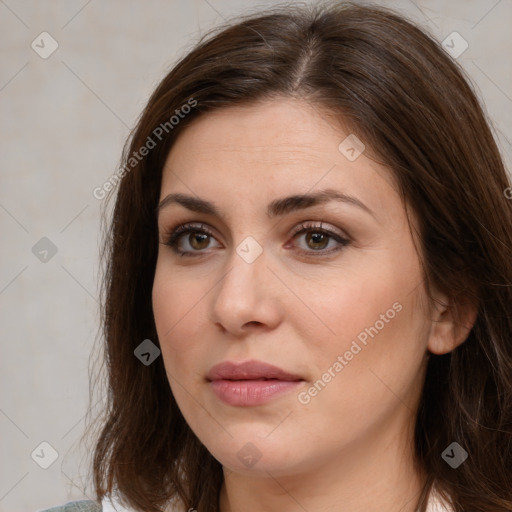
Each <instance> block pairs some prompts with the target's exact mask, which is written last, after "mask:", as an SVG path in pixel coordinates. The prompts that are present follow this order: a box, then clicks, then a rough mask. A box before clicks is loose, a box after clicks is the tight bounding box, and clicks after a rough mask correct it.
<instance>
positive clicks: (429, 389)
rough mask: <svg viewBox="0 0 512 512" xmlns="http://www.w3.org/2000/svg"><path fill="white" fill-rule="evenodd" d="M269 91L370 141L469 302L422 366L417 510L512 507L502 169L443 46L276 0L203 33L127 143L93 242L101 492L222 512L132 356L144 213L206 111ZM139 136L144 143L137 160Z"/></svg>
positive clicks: (511, 376) (340, 11)
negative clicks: (107, 218)
mask: <svg viewBox="0 0 512 512" xmlns="http://www.w3.org/2000/svg"><path fill="white" fill-rule="evenodd" d="M279 97H295V98H300V99H302V100H304V101H308V102H309V103H310V104H312V105H315V106H316V107H318V108H319V109H321V110H322V111H323V112H326V114H329V115H332V116H334V117H337V118H338V119H341V120H343V122H344V123H345V124H346V125H347V126H349V127H350V129H351V131H352V133H355V134H356V135H357V137H358V138H360V139H361V140H362V141H364V143H365V145H366V146H367V147H369V148H371V151H372V154H373V155H374V158H375V159H377V160H378V161H380V162H381V163H383V164H385V165H386V166H387V167H388V168H389V169H390V170H391V171H392V174H393V176H394V178H395V179H396V182H397V183H398V187H399V190H400V193H401V196H402V198H403V200H404V201H406V203H407V204H408V205H410V207H411V209H412V210H413V211H414V212H415V213H416V215H417V218H418V220H419V234H418V236H419V240H420V244H421V247H420V248H419V253H420V257H421V259H422V264H423V271H424V277H425V286H426V290H427V291H428V293H430V292H431V290H432V287H436V288H437V289H439V290H441V291H442V292H444V293H446V294H447V295H448V296H449V297H450V298H452V300H453V303H454V304H455V309H456V310H457V306H458V305H461V306H462V305H463V302H464V300H466V301H469V302H470V303H473V304H475V305H476V306H475V307H478V315H477V319H476V323H475V324H474V326H473V328H472V330H471V331H470V333H469V336H468V337H467V339H466V340H465V342H464V343H462V344H461V345H460V346H459V347H458V348H456V349H455V350H453V351H452V352H450V353H448V354H445V355H433V354H431V355H430V358H429V362H428V367H427V373H426V380H425V385H424V390H423V394H422V398H421V402H420V405H419V410H418V416H417V422H416V429H415V445H416V457H417V463H418V464H419V465H420V466H421V467H422V468H423V469H424V470H425V473H426V474H427V475H428V477H427V481H426V484H425V488H424V493H423V495H422V496H421V497H420V499H419V503H418V505H419V506H420V507H421V510H422V511H424V510H425V506H426V505H425V504H426V499H427V497H428V493H429V492H430V490H431V489H432V487H433V485H435V487H436V488H437V489H438V490H439V491H440V492H441V494H442V495H443V496H444V497H445V498H447V499H449V501H450V502H451V504H452V505H453V507H454V510H455V511H456V512H462V511H468V510H471V511H478V512H505V511H511V510H512V488H511V481H512V440H511V425H512V314H511V309H510V307H511V304H512V251H511V248H512V229H511V226H512V202H511V201H507V199H506V198H505V196H504V190H505V189H506V188H507V187H509V186H510V183H509V180H508V178H507V174H506V171H505V169H504V165H503V162H502V159H501V157H500V154H499V151H498V148H497V146H496V143H495V140H494V138H493V136H492V133H491V131H490V129H489V126H488V124H487V121H486V119H485V116H484V114H483V112H482V108H481V106H480V105H479V102H478V100H477V98H476V96H475V94H474V93H473V91H472V89H471V87H470V86H469V85H468V82H467V80H466V79H465V78H464V73H463V72H462V70H461V69H460V67H459V66H458V65H457V64H456V63H455V62H454V61H453V60H452V59H451V58H450V57H449V56H448V55H446V54H445V52H444V50H443V49H442V47H441V46H440V45H439V44H438V43H437V42H436V41H434V40H433V39H432V38H431V37H430V36H429V35H427V34H426V33H425V32H423V31H422V30H420V29H419V28H417V27H416V26H414V24H412V23H410V22H409V21H407V20H405V19H404V18H403V17H402V16H400V15H397V14H395V13H393V12H392V11H389V10H388V9H384V8H380V7H370V6H358V5H354V4H339V3H330V4H323V5H316V6H309V7H308V6H301V7H299V6H297V5H286V6H284V7H282V8H277V9H272V10H270V11H267V12H264V13H260V14H258V15H251V16H245V17H243V18H238V19H237V20H236V22H230V23H228V25H227V26H223V27H220V28H218V29H217V30H216V31H214V32H213V33H209V34H207V35H206V36H205V37H204V38H203V39H202V40H201V41H200V42H199V43H198V44H197V46H196V47H195V48H194V49H193V50H192V51H191V52H190V53H188V55H186V56H185V57H184V58H183V59H181V61H180V62H178V63H177V64H176V65H175V66H174V68H173V69H172V70H171V71H170V72H169V74H168V75H167V76H166V77H165V78H164V79H163V80H162V81H161V83H160V84H159V85H158V87H157V89H156V90H155V91H154V93H153V94H152V96H151V98H150V99H149V102H148V104H147V107H146V108H145V110H144V111H143V113H142V115H141V117H140V119H139V121H138V124H137V126H136V128H135V129H134V131H133V132H132V134H131V137H130V139H129V140H128V141H127V143H126V145H125V148H124V153H123V160H122V168H121V171H120V172H118V174H117V176H118V178H119V181H120V183H119V188H118V191H117V197H116V202H115V207H114V209H113V216H112V220H111V222H110V224H109V227H108V229H107V231H106V233H105V242H104V248H103V257H104V259H105V262H106V269H105V278H104V281H103V289H102V291H103V293H102V314H103V318H102V325H103V331H104V337H105V351H106V366H107V370H108V405H107V411H106V417H105V422H104V424H103V425H102V431H101V435H100V437H99V440H98V442H97V444H96V450H95V453H94V482H95V486H96V492H97V498H98V499H99V500H101V499H102V498H103V496H104V494H105V493H111V492H112V491H114V490H117V491H118V492H119V494H120V496H121V497H122V498H123V499H124V501H125V502H126V503H128V504H130V505H131V506H132V507H133V508H135V509H137V510H141V511H146V512H158V511H161V510H162V509H163V507H164V506H165V503H166V502H168V501H169V500H170V499H171V498H176V499H180V500H181V501H183V504H184V505H185V506H186V507H187V508H188V507H194V508H195V509H196V510H198V511H199V512H209V511H212V512H217V511H218V507H219V505H218V497H219V490H220V487H221V484H222V478H223V476H222V466H221V464H220V463H219V462H218V461H217V460H216V459H215V458H214V457H213V456H212V455H211V454H210V453H209V452H208V450H207V449H206V448H205V447H204V446H203V445H202V443H201V442H200V441H199V440H198V439H197V438H196V436H195V435H194V434H193V433H192V431H191V429H190V428H189V426H188V425H187V423H186V422H185V420H184V418H183V416H182V415H181V413H180V410H179V408H178V406H177V404H176V402H175V400H174V398H173V395H172V393H171V390H170V386H169V383H168V380H167V376H166V373H165V369H164V365H163V361H162V358H161V357H160V358H158V359H157V360H156V361H155V362H154V363H153V364H151V365H149V366H145V365H143V364H141V362H140V361H139V360H138V359H137V358H136V357H135V356H134V349H135V348H136V347H137V346H138V345H139V344H140V343H141V342H142V341H143V340H144V339H148V338H149V339H151V340H152V341H153V342H154V343H155V344H157V345H158V337H157V333H156V329H155V323H154V318H153V312H152V294H151V291H152V285H153V277H154V271H155V264H156V258H157V250H158V230H157V222H156V213H155V208H156V206H157V204H158V200H159V194H160V184H161V174H162V168H163V164H164V162H165V160H166V158H167V155H168V153H169V151H170V149H171V148H172V146H173V143H174V142H175V140H176V138H177V136H178V135H179V134H180V133H181V132H182V131H183V130H184V129H185V128H186V127H187V125H188V124H189V123H190V122H191V121H192V120H194V119H197V118H198V116H200V115H203V114H204V113H206V112H209V111H212V110H215V109H220V108H225V107H228V106H232V105H243V104H248V103H254V102H257V101H262V100H266V99H270V98H279ZM187 104H188V105H192V104H194V105H195V106H194V107H192V108H190V109H185V108H184V107H183V106H184V105H187ZM177 111H178V112H177ZM186 112H188V113H186ZM180 114H183V115H180ZM173 115H179V120H178V121H177V122H176V119H178V118H177V117H176V119H174V120H173V121H171V122H170V119H171V116H173ZM166 123H167V124H166ZM157 127H160V132H162V129H163V128H162V127H165V136H161V137H156V135H155V133H159V134H160V135H162V134H163V133H164V132H162V133H160V132H158V131H157V132H155V129H156V128H157ZM149 138H151V139H152V140H153V142H155V146H154V147H152V148H151V149H150V150H149V151H147V152H145V153H147V154H146V155H145V156H144V157H143V158H139V157H137V158H136V159H134V158H135V157H134V155H135V153H137V155H138V154H139V153H141V154H142V152H141V151H140V148H141V147H143V146H145V145H146V146H148V145H149V144H148V141H149ZM160 138H161V140H160ZM157 139H158V140H157ZM130 159H134V160H130ZM121 177H122V179H121ZM111 197H113V194H112V193H111V194H110V196H109V199H110V198H111ZM454 441H456V442H458V443H459V444H460V445H461V446H462V447H463V448H464V449H465V450H466V451H467V452H468V454H469V458H468V460H467V461H465V462H464V463H463V464H462V465H461V466H459V467H458V468H457V469H453V468H452V467H450V466H449V465H448V464H447V463H446V462H445V461H444V460H443V458H442V457H441V454H442V453H443V451H444V450H445V449H446V448H447V447H448V446H449V445H450V444H451V443H452V442H454Z"/></svg>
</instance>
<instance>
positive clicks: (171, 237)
mask: <svg viewBox="0 0 512 512" xmlns="http://www.w3.org/2000/svg"><path fill="white" fill-rule="evenodd" d="M309 231H312V232H314V233H321V234H324V235H327V236H328V237H329V238H332V239H334V240H335V241H336V242H338V243H339V244H340V245H339V246H338V247H337V248H335V249H330V250H328V251H325V250H323V249H319V250H317V251H315V250H311V251H304V250H300V252H301V253H303V254H306V255H307V256H313V257H315V258H318V257H322V256H327V255H331V254H333V253H336V252H338V251H340V250H341V249H342V248H343V247H346V246H347V245H349V244H350V243H351V240H349V239H347V238H343V237H342V236H340V235H339V234H338V233H335V232H334V231H331V230H329V229H325V228H322V222H320V226H318V225H316V224H313V223H301V224H300V225H299V226H298V227H297V228H296V229H295V230H294V232H293V233H292V238H296V237H298V236H299V235H302V234H303V233H307V232H309ZM190 233H200V234H205V235H208V236H210V237H212V238H215V236H214V235H213V233H212V232H211V231H210V230H209V229H208V227H207V226H206V225H204V224H202V223H201V224H181V225H179V226H177V227H176V229H174V230H172V231H171V232H170V233H168V234H166V235H165V241H164V245H167V246H169V247H171V249H172V250H173V251H174V252H175V253H176V254H178V255H180V256H181V257H190V258H196V257H199V256H203V255H204V252H201V251H182V250H180V249H178V245H179V241H180V239H181V238H182V237H183V235H186V234H190ZM327 243H329V242H327ZM315 252H316V253H317V254H315ZM194 253H195V254H194Z"/></svg>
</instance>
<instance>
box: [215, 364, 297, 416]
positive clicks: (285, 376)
mask: <svg viewBox="0 0 512 512" xmlns="http://www.w3.org/2000/svg"><path fill="white" fill-rule="evenodd" d="M206 379H207V380H208V383H209V385H210V387H211V389H212V391H213V392H214V393H215V395H216V396H217V397H218V398H220V399H221V400H222V401H223V402H225V403H227V404H229V405H234V406H245V407H247V406H253V405H261V404H264V403H267V402H269V401H270V400H272V399H274V398H277V397H278V396H281V395H283V394H285V393H287V392H289V391H290V390H292V389H294V388H296V387H297V386H298V385H300V383H301V382H303V381H304V379H303V378H302V377H300V376H299V375H295V374H293V373H290V372H287V371H285V370H283V369H282V368H279V367H277V366H274V365H271V364H268V363H264V362H261V361H246V362H243V363H235V362H232V361H226V362H223V363H220V364H217V365H215V366H214V367H213V368H211V369H210V371H209V372H208V374H207V375H206Z"/></svg>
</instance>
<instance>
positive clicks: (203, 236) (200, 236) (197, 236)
mask: <svg viewBox="0 0 512 512" xmlns="http://www.w3.org/2000/svg"><path fill="white" fill-rule="evenodd" d="M188 241H189V244H190V246H191V247H193V248H194V249H197V250H198V251H200V250H201V249H206V248H207V247H208V244H209V242H210V235H208V234H207V233H200V232H198V231H193V232H191V233H190V235H188Z"/></svg>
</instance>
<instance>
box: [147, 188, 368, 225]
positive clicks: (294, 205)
mask: <svg viewBox="0 0 512 512" xmlns="http://www.w3.org/2000/svg"><path fill="white" fill-rule="evenodd" d="M330 201H340V202H343V203H346V204H349V205H351V206H355V207H357V208H360V209H361V210H364V211H365V212H366V213H369V214H370V215H372V216H373V217H374V218H375V213H374V212H373V211H372V210H371V209H370V208H368V206H366V205H365V204H364V203H362V202H361V201H360V200H359V199H357V198H356V197H353V196H349V195H347V194H343V193H341V192H338V191H337V190H334V189H325V190H320V191H318V192H314V193H310V194H297V195H292V196H288V197H283V198H281V199H274V200H273V201H271V202H270V203H269V204H268V206H267V216H268V217H270V218H274V217H278V216H281V215H286V214H287V213H290V212H293V211H296V210H302V209H305V208H310V207H312V206H317V205H320V204H325V203H328V202H330ZM175 203H177V204H180V205H181V206H183V207H185V208H187V209H189V210H192V211H194V212H197V213H203V214H205V215H214V216H216V217H221V212H220V210H219V209H218V207H217V206H215V204H214V203H212V202H210V201H206V200H205V199H201V198H199V197H194V196H189V195H186V194H169V195H167V196H166V197H164V199H162V201H160V203H159V204H158V206H157V208H156V211H157V215H158V214H159V213H160V211H161V210H162V209H163V208H165V207H166V206H168V205H170V204H175Z"/></svg>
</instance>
